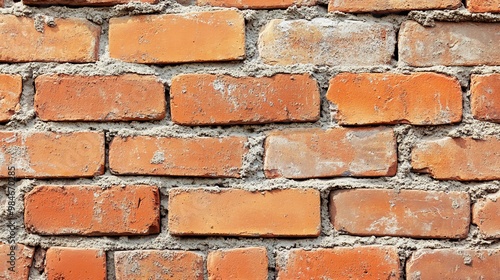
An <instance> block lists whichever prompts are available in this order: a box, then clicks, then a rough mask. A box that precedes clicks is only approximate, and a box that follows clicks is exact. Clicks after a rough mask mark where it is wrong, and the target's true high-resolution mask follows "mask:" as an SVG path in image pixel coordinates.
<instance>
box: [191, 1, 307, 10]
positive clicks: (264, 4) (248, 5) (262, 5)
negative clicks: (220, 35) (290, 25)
mask: <svg viewBox="0 0 500 280" xmlns="http://www.w3.org/2000/svg"><path fill="white" fill-rule="evenodd" d="M197 4H198V5H210V6H218V7H235V8H239V9H279V8H288V7H290V6H293V5H296V6H314V5H316V0H197Z"/></svg>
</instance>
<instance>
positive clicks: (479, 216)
mask: <svg viewBox="0 0 500 280" xmlns="http://www.w3.org/2000/svg"><path fill="white" fill-rule="evenodd" d="M498 213H500V192H497V193H495V194H491V195H488V196H487V197H485V198H483V199H480V200H478V201H477V202H476V203H475V204H474V207H473V211H472V217H473V222H474V224H476V225H477V226H478V228H479V231H480V232H481V234H483V235H484V236H485V237H487V238H500V215H499V214H498Z"/></svg>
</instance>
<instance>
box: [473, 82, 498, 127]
mask: <svg viewBox="0 0 500 280" xmlns="http://www.w3.org/2000/svg"><path fill="white" fill-rule="evenodd" d="M470 92H471V95H470V101H471V109H472V114H473V115H474V118H476V119H479V120H483V121H491V122H497V123H500V74H490V75H472V77H471V85H470Z"/></svg>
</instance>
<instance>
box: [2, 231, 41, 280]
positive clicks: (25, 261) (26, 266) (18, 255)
mask: <svg viewBox="0 0 500 280" xmlns="http://www.w3.org/2000/svg"><path fill="white" fill-rule="evenodd" d="M5 229H6V231H7V230H9V229H10V228H9V226H8V225H7V226H6V227H5ZM11 246H14V247H11ZM12 249H14V250H12ZM34 252H35V250H34V249H33V248H31V247H28V246H24V245H22V244H9V243H0V279H19V280H28V276H29V271H30V267H31V266H32V262H33V253H34ZM12 267H13V268H12ZM9 268H12V269H10V270H9ZM12 270H14V271H12Z"/></svg>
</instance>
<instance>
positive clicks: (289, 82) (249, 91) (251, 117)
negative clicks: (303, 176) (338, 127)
mask: <svg viewBox="0 0 500 280" xmlns="http://www.w3.org/2000/svg"><path fill="white" fill-rule="evenodd" d="M170 97H171V101H170V107H171V112H172V120H173V121H174V122H175V123H179V124H184V125H214V124H259V123H271V122H306V121H317V120H318V119H319V113H320V93H319V88H318V86H317V84H316V81H315V80H314V79H313V78H312V77H311V76H309V75H285V74H278V75H275V76H273V77H263V78H253V77H243V78H233V77H231V76H217V75H206V74H190V75H181V76H177V77H175V78H174V79H173V80H172V86H171V89H170Z"/></svg>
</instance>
